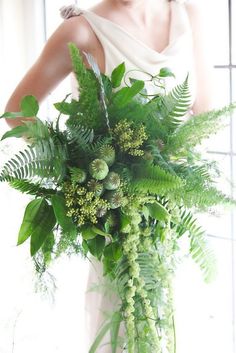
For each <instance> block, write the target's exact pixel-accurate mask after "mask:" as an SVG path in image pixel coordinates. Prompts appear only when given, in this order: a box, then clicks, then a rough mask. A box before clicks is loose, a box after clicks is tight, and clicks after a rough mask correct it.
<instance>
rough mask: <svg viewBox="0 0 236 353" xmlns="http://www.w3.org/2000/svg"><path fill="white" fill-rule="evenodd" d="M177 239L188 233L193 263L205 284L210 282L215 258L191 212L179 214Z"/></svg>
mask: <svg viewBox="0 0 236 353" xmlns="http://www.w3.org/2000/svg"><path fill="white" fill-rule="evenodd" d="M176 233H177V234H178V236H179V237H181V236H183V235H184V234H185V233H188V236H189V238H190V249H189V250H190V253H191V255H192V258H193V259H194V260H195V262H196V263H197V264H198V265H199V266H200V268H201V270H202V272H203V276H204V279H205V281H206V282H210V281H212V279H214V278H215V275H216V258H215V255H214V253H213V251H212V250H211V249H210V248H209V247H208V244H207V241H206V237H205V232H204V231H203V230H202V228H201V227H200V226H198V225H197V221H196V219H195V218H194V217H193V215H192V214H191V212H188V211H187V210H184V211H183V212H182V214H181V222H180V223H179V224H178V225H177V227H176Z"/></svg>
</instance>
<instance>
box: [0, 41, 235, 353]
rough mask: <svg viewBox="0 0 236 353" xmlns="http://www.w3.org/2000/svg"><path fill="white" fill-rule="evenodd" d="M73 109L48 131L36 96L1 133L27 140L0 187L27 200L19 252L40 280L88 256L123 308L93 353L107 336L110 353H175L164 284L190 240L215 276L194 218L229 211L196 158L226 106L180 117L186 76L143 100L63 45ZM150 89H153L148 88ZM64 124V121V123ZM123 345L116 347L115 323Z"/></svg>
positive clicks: (134, 88)
mask: <svg viewBox="0 0 236 353" xmlns="http://www.w3.org/2000/svg"><path fill="white" fill-rule="evenodd" d="M69 50H70V54H71V59H72V62H73V68H74V73H75V75H76V78H77V80H78V87H79V99H78V100H76V99H71V100H70V101H69V99H68V98H69V95H68V96H66V98H65V99H64V100H63V101H62V102H59V103H56V104H55V107H56V109H57V110H58V111H59V115H58V117H57V119H56V120H55V121H54V122H43V121H42V120H40V119H39V118H38V117H37V114H38V102H37V100H36V99H35V97H33V96H26V97H24V98H23V99H22V101H21V112H20V113H5V114H3V115H2V116H1V117H2V118H4V117H5V118H6V117H7V118H12V119H15V118H16V117H17V116H22V117H32V116H35V117H36V118H35V121H34V122H32V121H24V123H23V124H22V125H21V126H18V127H16V128H13V129H12V130H10V131H8V132H7V133H5V134H4V136H3V137H2V139H5V138H9V137H22V136H24V137H25V138H26V139H27V141H28V142H29V144H28V146H27V147H26V149H25V150H23V151H20V152H19V153H18V154H17V155H15V156H14V157H13V158H12V159H10V160H9V161H8V162H7V163H6V164H5V165H4V166H3V168H2V170H1V172H0V181H2V182H4V181H5V182H8V183H9V184H10V186H11V187H13V188H15V189H17V190H19V191H21V192H23V193H26V194H30V195H33V197H34V198H33V199H32V201H30V203H29V204H28V205H27V207H26V209H25V214H24V218H23V221H22V224H21V227H20V230H19V235H18V244H22V243H24V242H25V241H26V240H28V239H29V238H30V252H31V256H32V258H33V261H34V263H35V266H36V270H37V272H38V273H39V274H40V275H41V276H42V275H43V274H44V272H45V271H46V270H47V268H48V267H49V265H50V262H51V261H53V260H55V259H56V258H58V257H59V256H60V255H61V254H68V255H70V254H74V253H75V254H82V255H83V256H84V257H85V258H89V257H91V256H93V257H95V258H96V259H98V260H99V261H100V262H101V263H102V265H103V274H104V276H105V278H107V280H108V281H110V282H111V283H112V285H113V288H114V290H115V292H116V294H117V295H118V297H119V299H120V305H119V308H118V310H116V311H115V312H114V313H112V316H111V317H110V318H109V319H107V321H106V322H105V324H104V326H103V327H102V328H101V330H100V331H99V332H98V335H97V338H96V340H95V341H94V344H93V345H92V346H91V348H90V351H89V352H90V353H93V352H95V351H96V349H97V348H98V347H99V345H100V343H101V342H102V339H103V337H104V336H105V334H106V333H107V332H108V331H109V330H110V337H111V341H110V346H111V352H112V353H115V352H117V349H118V347H119V346H121V347H122V349H124V350H126V351H127V352H128V353H135V352H139V353H145V352H147V353H150V352H155V353H161V352H168V353H174V352H175V351H176V337H175V322H174V307H173V288H172V280H173V276H174V273H175V268H176V264H177V255H176V254H177V252H178V250H179V248H180V239H181V238H183V237H186V238H188V239H189V253H190V254H191V255H192V258H193V259H194V260H195V261H196V262H197V263H198V264H199V266H200V268H201V269H202V272H203V275H204V278H205V280H206V281H209V280H211V279H212V278H213V277H214V274H215V256H214V254H213V252H212V251H211V249H210V248H209V247H208V244H207V241H206V237H205V232H204V231H203V229H202V228H201V227H200V226H199V225H198V224H197V219H196V215H195V214H196V213H197V212H208V211H209V210H210V208H211V207H213V206H215V205H218V204H225V205H235V200H233V199H231V198H230V197H229V196H227V195H225V194H223V193H222V192H221V191H220V190H218V189H217V187H216V186H215V179H216V177H217V176H219V175H220V171H219V169H218V167H217V165H216V163H215V162H214V161H209V160H206V159H204V158H203V157H202V155H201V153H200V152H199V151H197V148H196V147H197V146H198V145H200V144H201V142H202V141H203V140H204V139H206V138H208V137H210V135H211V134H213V133H216V132H217V130H218V129H219V128H220V127H221V126H222V118H224V116H225V115H227V114H229V113H231V112H232V110H233V109H234V108H235V106H234V105H231V106H228V107H225V108H223V109H221V110H214V111H210V112H207V113H202V114H200V115H198V116H193V115H189V116H188V119H184V117H185V116H186V115H187V114H188V112H189V109H190V106H191V97H190V93H189V88H188V77H187V78H186V80H185V81H184V82H183V83H182V84H180V85H178V86H176V87H175V88H174V89H173V90H172V91H171V92H169V93H168V94H166V93H165V89H164V86H163V78H165V77H167V76H171V75H173V73H171V71H170V70H169V69H167V68H163V69H161V70H160V72H159V73H158V74H157V75H156V76H155V77H152V79H153V84H155V85H158V86H159V88H160V89H159V91H160V93H158V94H156V95H152V96H149V95H148V94H147V91H146V89H145V82H144V81H141V80H134V79H133V80H130V84H129V85H127V86H125V87H123V86H122V82H123V80H124V76H125V74H126V73H125V64H124V63H122V64H120V65H119V66H118V67H117V68H115V69H114V71H113V72H112V75H111V77H107V76H106V75H103V74H101V73H100V72H99V70H98V67H97V65H96V63H95V62H94V60H93V58H92V57H91V56H89V55H87V59H88V61H89V63H90V65H91V69H86V68H85V66H84V64H83V61H82V58H81V55H80V53H79V51H78V49H77V48H76V46H75V45H74V44H72V43H70V44H69ZM154 81H155V82H154ZM62 116H66V117H67V119H66V122H65V123H64V124H63V121H62V119H61V117H62ZM122 322H123V323H124V327H125V334H124V335H123V336H124V337H119V331H120V326H121V323H122Z"/></svg>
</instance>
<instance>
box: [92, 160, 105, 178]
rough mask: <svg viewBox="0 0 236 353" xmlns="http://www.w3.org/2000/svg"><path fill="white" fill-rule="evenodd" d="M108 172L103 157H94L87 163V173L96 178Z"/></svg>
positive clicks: (103, 176)
mask: <svg viewBox="0 0 236 353" xmlns="http://www.w3.org/2000/svg"><path fill="white" fill-rule="evenodd" d="M108 172H109V168H108V165H107V163H106V162H105V161H104V160H103V159H98V158H97V159H94V160H93V161H92V162H91V163H90V164H89V173H90V174H91V176H92V177H93V178H94V179H96V180H102V179H104V178H105V177H106V176H107V174H108Z"/></svg>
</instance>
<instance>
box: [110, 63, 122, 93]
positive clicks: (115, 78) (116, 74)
mask: <svg viewBox="0 0 236 353" xmlns="http://www.w3.org/2000/svg"><path fill="white" fill-rule="evenodd" d="M124 74H125V63H124V62H123V63H121V64H120V65H118V66H117V67H116V68H115V69H114V70H113V71H112V74H111V83H112V87H113V88H117V87H119V86H120V85H121V81H122V78H123V77H124Z"/></svg>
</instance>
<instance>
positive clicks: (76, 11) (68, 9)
mask: <svg viewBox="0 0 236 353" xmlns="http://www.w3.org/2000/svg"><path fill="white" fill-rule="evenodd" d="M59 11H60V15H61V17H62V18H64V19H68V18H70V17H74V16H79V15H81V14H82V13H83V11H82V10H81V9H80V8H78V7H77V6H76V5H69V6H62V7H61V8H60V9H59Z"/></svg>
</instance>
